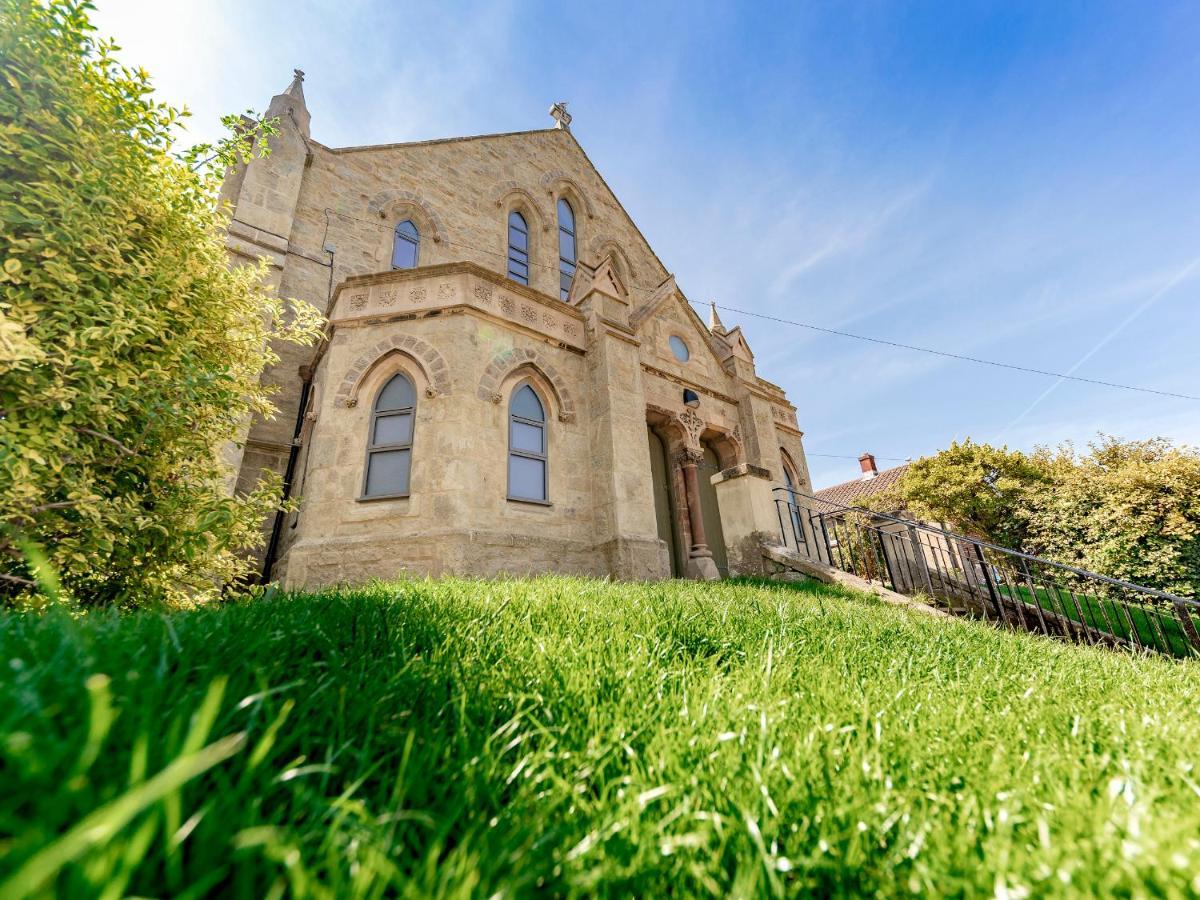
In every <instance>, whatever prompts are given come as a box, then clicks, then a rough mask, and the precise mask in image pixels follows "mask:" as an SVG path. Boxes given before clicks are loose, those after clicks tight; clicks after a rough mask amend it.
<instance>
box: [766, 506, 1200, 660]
mask: <svg viewBox="0 0 1200 900" xmlns="http://www.w3.org/2000/svg"><path fill="white" fill-rule="evenodd" d="M775 506H776V511H777V512H778V514H779V528H780V532H781V534H782V537H783V542H784V544H786V545H787V546H788V548H789V549H792V550H794V551H796V552H797V553H799V554H800V555H802V556H806V557H808V558H809V559H813V560H816V561H818V562H822V563H825V564H827V565H829V566H832V567H834V568H837V569H841V570H842V571H844V572H849V573H851V574H854V575H857V576H858V577H860V578H863V579H866V580H867V581H871V582H874V583H876V584H879V585H882V586H884V587H887V588H889V589H891V590H893V591H896V592H897V593H900V594H907V595H909V596H918V595H923V596H926V597H929V598H931V599H932V600H934V601H935V602H936V603H937V604H938V605H940V606H942V607H944V608H946V609H948V610H950V611H952V612H955V613H958V614H961V615H967V616H973V617H976V618H982V619H987V620H989V621H993V622H998V623H1001V624H1004V625H1008V626H1011V627H1014V628H1021V629H1024V630H1026V631H1033V632H1037V633H1040V634H1046V635H1052V636H1054V637H1059V638H1064V639H1067V640H1073V641H1078V642H1080V643H1087V644H1101V645H1106V646H1110V647H1125V648H1131V649H1140V650H1148V651H1154V652H1157V653H1164V654H1168V655H1171V656H1197V655H1200V601H1197V600H1192V599H1189V598H1186V597H1176V596H1175V595H1173V594H1168V593H1166V592H1164V591H1159V590H1155V589H1154V588H1148V587H1143V586H1141V585H1137V584H1130V583H1129V582H1126V581H1121V580H1119V579H1116V578H1109V577H1107V576H1105V575H1098V574H1097V573H1095V572H1088V571H1086V570H1084V569H1077V568H1075V567H1073V566H1068V565H1063V564H1061V563H1056V562H1052V561H1051V560H1048V559H1041V558H1040V557H1037V556H1031V555H1029V554H1028V553H1021V552H1019V551H1017V550H1010V549H1008V548H1006V547H1001V546H999V545H998V544H992V543H989V542H988V541H981V540H977V539H975V538H969V537H965V536H964V535H961V534H954V533H952V532H949V531H945V530H943V529H941V528H937V527H935V526H932V525H927V524H925V523H922V522H914V521H910V520H908V519H901V518H898V517H896V516H891V515H885V514H882V513H878V512H873V511H871V510H866V509H862V508H860V507H856V506H844V505H842V504H839V503H831V502H829V501H827V500H820V499H818V498H816V497H812V496H810V495H808V494H801V493H798V492H797V491H794V490H792V489H790V488H776V489H775Z"/></svg>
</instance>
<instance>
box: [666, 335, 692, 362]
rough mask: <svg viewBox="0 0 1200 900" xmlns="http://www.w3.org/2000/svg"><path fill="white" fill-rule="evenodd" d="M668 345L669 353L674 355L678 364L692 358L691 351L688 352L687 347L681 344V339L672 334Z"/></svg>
mask: <svg viewBox="0 0 1200 900" xmlns="http://www.w3.org/2000/svg"><path fill="white" fill-rule="evenodd" d="M668 343H669V344H670V345H671V352H672V353H674V354H675V358H676V359H677V360H679V361H680V362H687V361H688V360H689V359H691V358H692V354H691V351H690V350H688V345H687V344H685V343H684V342H683V338H681V337H679V336H678V335H675V334H673V335H671V339H670V340H669V341H668Z"/></svg>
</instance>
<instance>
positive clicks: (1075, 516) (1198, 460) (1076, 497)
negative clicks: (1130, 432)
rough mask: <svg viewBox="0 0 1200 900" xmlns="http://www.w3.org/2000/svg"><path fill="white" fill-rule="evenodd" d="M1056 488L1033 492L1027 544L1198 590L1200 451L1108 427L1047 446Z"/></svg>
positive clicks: (1159, 583)
mask: <svg viewBox="0 0 1200 900" xmlns="http://www.w3.org/2000/svg"><path fill="white" fill-rule="evenodd" d="M1043 456H1044V463H1045V465H1046V466H1047V467H1048V469H1049V471H1050V472H1051V473H1052V475H1053V490H1049V491H1043V492H1037V493H1035V494H1034V495H1033V502H1032V506H1031V516H1030V519H1031V524H1030V529H1029V539H1028V546H1029V547H1030V548H1031V549H1032V550H1033V551H1034V552H1037V553H1041V554H1042V555H1044V556H1049V557H1050V558H1051V559H1056V560H1058V561H1059V562H1065V563H1069V564H1071V565H1075V566H1079V567H1080V568H1084V569H1091V570H1092V571H1094V572H1100V573H1102V574H1104V575H1108V576H1110V577H1113V578H1121V579H1124V580H1126V581H1132V582H1134V583H1136V584H1144V585H1146V586H1147V587H1153V588H1158V589H1159V590H1164V591H1169V592H1171V593H1173V594H1177V595H1179V596H1181V597H1200V452H1197V451H1196V450H1194V449H1190V448H1186V447H1173V446H1171V444H1170V442H1168V441H1166V440H1164V439H1162V438H1156V439H1153V440H1148V441H1129V442H1122V441H1119V440H1117V439H1116V438H1113V437H1109V436H1107V435H1101V436H1100V438H1099V439H1098V440H1097V441H1096V442H1094V443H1092V444H1089V452H1088V453H1085V454H1078V453H1076V452H1075V449H1074V447H1072V446H1071V445H1070V444H1065V445H1063V446H1062V447H1060V448H1059V449H1058V451H1057V452H1056V453H1055V454H1053V455H1051V454H1048V453H1046V454H1043Z"/></svg>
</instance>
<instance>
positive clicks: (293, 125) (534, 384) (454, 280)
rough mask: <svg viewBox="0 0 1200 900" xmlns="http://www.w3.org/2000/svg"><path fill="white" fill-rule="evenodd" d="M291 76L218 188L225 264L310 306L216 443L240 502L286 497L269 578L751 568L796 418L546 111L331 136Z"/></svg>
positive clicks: (774, 523) (785, 470) (559, 119)
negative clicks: (543, 123)
mask: <svg viewBox="0 0 1200 900" xmlns="http://www.w3.org/2000/svg"><path fill="white" fill-rule="evenodd" d="M302 82H303V74H302V73H300V72H297V73H296V77H295V79H294V80H293V81H292V83H291V85H290V86H289V87H288V88H287V90H286V91H284V92H283V93H282V94H280V95H278V96H276V97H275V98H274V99H273V100H272V102H271V105H270V107H269V110H268V115H270V116H277V117H278V118H279V122H280V133H279V134H278V135H277V136H276V137H273V138H272V139H271V153H270V155H269V156H268V157H266V158H264V159H256V160H253V161H251V162H250V163H249V164H247V165H245V166H243V167H241V168H240V169H239V170H237V171H234V172H232V173H231V174H230V176H229V177H228V179H227V180H226V184H225V187H224V198H225V199H226V200H227V201H228V203H229V205H230V208H231V210H232V218H231V220H230V222H229V225H228V236H227V244H228V247H229V250H230V252H231V254H232V255H233V257H234V260H235V262H236V261H238V260H242V261H244V260H249V259H258V258H260V257H265V258H266V260H267V262H268V264H269V267H270V278H271V280H272V283H273V284H274V285H275V287H276V288H277V289H278V291H279V292H280V293H281V294H282V295H284V296H290V297H296V298H299V299H302V300H305V301H308V302H309V303H312V304H313V305H315V306H316V307H317V308H318V309H321V310H323V311H324V312H325V314H326V315H327V317H328V325H327V327H326V330H325V337H324V340H323V341H322V342H321V344H320V346H318V347H317V348H315V350H314V349H313V348H303V349H298V348H294V347H283V348H280V352H281V356H282V359H281V361H280V362H279V363H278V364H277V365H275V366H273V367H272V368H271V369H270V370H269V371H268V372H267V373H266V374H265V375H264V378H265V379H268V380H269V381H271V382H273V383H275V384H277V385H278V386H279V392H278V394H277V395H276V404H277V406H278V407H279V410H280V412H279V414H278V415H277V416H276V417H274V418H271V419H266V420H262V421H255V422H253V423H252V424H251V425H250V426H249V430H248V433H247V434H246V437H245V440H244V441H241V442H239V444H238V446H237V447H236V448H233V449H232V450H231V460H230V461H231V463H232V465H233V466H234V469H235V471H236V472H237V473H238V474H237V487H238V488H239V489H241V490H246V489H249V488H250V487H252V486H253V484H254V483H255V481H256V480H257V479H258V478H259V476H260V474H261V472H262V470H264V469H272V470H274V471H276V472H278V473H280V474H281V475H284V476H285V480H286V483H287V485H288V490H289V492H290V494H291V495H292V496H293V497H299V498H300V503H299V509H298V512H295V513H289V514H286V515H281V516H279V517H278V518H277V520H276V521H274V522H269V523H267V525H266V528H267V530H268V532H269V533H270V543H269V546H268V548H267V550H266V552H265V559H264V566H265V569H266V570H267V574H268V575H269V577H270V578H272V579H278V580H281V581H282V582H283V583H284V584H285V585H287V586H289V587H294V586H302V585H303V586H314V585H323V584H330V583H336V582H339V581H362V580H365V579H368V578H373V577H378V578H389V577H394V576H396V575H398V574H400V573H402V572H412V573H417V574H441V573H457V574H469V575H493V574H499V573H510V574H514V575H523V574H528V573H536V572H548V571H553V572H566V573H578V574H586V575H596V576H605V575H607V576H611V577H614V578H621V579H656V578H667V577H671V576H677V577H693V578H717V577H721V576H725V575H738V574H751V573H756V572H759V571H762V570H763V561H762V553H761V550H760V542H761V541H763V540H767V541H770V542H774V543H778V541H779V534H780V523H779V520H778V514H777V511H776V508H775V504H774V501H773V498H772V493H771V492H772V489H773V488H776V487H780V486H784V485H792V486H795V487H798V488H800V489H807V488H808V487H809V475H808V468H807V464H806V462H805V458H804V450H803V447H802V444H801V432H800V429H799V428H798V427H797V423H796V409H795V407H794V406H793V405H792V404H791V403H789V402H788V399H787V397H786V396H785V394H784V392H783V390H782V389H781V388H779V387H777V386H776V385H774V384H772V383H770V382H769V381H766V380H765V379H763V378H761V377H759V375H758V373H757V372H756V371H755V365H754V355H753V353H752V352H751V350H750V346H749V345H748V343H747V341H746V338H745V336H744V335H743V334H742V332H741V329H740V328H736V327H735V328H729V329H726V328H725V327H724V326H723V325H722V323H721V321H720V319H719V318H718V317H717V315H716V310H715V308H714V309H713V310H712V312H711V314H710V316H709V319H708V323H707V325H706V324H705V322H704V321H702V320H701V318H699V317H698V316H697V314H696V312H695V311H694V310H693V308H692V306H691V305H690V304H689V302H688V300H687V298H686V297H685V296H684V294H683V292H682V291H681V290H680V288H679V286H678V285H677V284H676V283H675V279H674V278H673V277H672V276H671V273H670V272H669V271H668V270H667V268H666V266H665V265H664V264H663V262H662V261H661V260H660V259H659V258H658V256H657V255H656V254H655V252H654V250H653V249H652V248H651V247H650V245H649V244H648V243H647V242H646V239H645V238H644V237H643V236H642V233H641V232H640V231H639V230H638V227H637V225H636V224H634V222H633V220H632V219H630V217H629V215H628V213H626V211H625V209H624V208H623V207H622V206H621V203H620V202H619V201H618V200H617V198H616V196H615V195H614V194H613V192H612V191H611V190H610V189H609V187H608V185H607V184H606V183H605V181H604V178H603V176H601V174H600V173H599V171H597V169H596V168H595V166H593V165H592V163H591V161H590V160H589V159H588V157H587V154H586V153H584V151H583V148H582V147H581V146H580V145H579V143H578V142H577V141H576V140H575V138H574V137H573V136H572V134H571V131H570V127H569V124H570V117H569V115H568V114H567V112H566V109H565V107H564V106H563V105H562V104H559V105H557V106H555V107H554V109H553V110H552V115H553V117H554V119H555V125H554V127H551V128H547V129H542V130H535V131H521V132H514V133H509V134H491V135H481V136H477V137H462V138H448V139H444V140H431V141H417V142H412V143H401V144H381V145H376V146H367V147H343V148H331V147H326V146H324V145H322V144H320V143H319V142H317V141H316V140H313V138H312V137H311V135H310V132H309V112H308V109H307V108H306V105H305V100H304V91H303V87H302Z"/></svg>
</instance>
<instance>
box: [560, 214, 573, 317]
mask: <svg viewBox="0 0 1200 900" xmlns="http://www.w3.org/2000/svg"><path fill="white" fill-rule="evenodd" d="M574 277H575V211H574V210H572V209H571V204H570V203H568V202H567V201H566V200H559V201H558V297H559V299H560V300H566V299H567V295H568V294H570V293H571V281H572V279H574Z"/></svg>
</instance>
